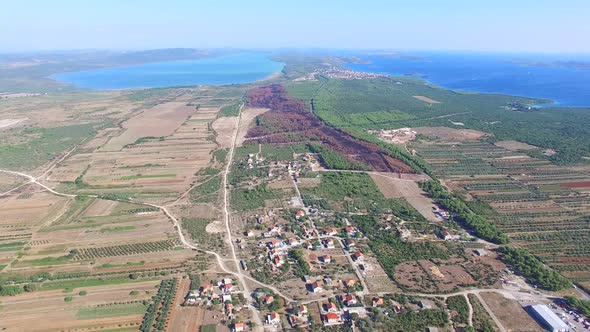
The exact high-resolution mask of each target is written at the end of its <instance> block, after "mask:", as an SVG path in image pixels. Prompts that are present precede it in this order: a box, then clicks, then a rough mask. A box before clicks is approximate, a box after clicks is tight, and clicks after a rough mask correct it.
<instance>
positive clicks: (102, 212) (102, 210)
mask: <svg viewBox="0 0 590 332" xmlns="http://www.w3.org/2000/svg"><path fill="white" fill-rule="evenodd" d="M118 204H119V203H118V202H117V201H107V200H104V199H97V200H95V201H94V202H93V203H92V205H90V206H89V207H88V209H86V212H85V213H84V215H85V216H86V217H98V216H108V215H109V214H111V213H112V212H113V210H114V209H115V207H116V206H117V205H118Z"/></svg>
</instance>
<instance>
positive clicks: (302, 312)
mask: <svg viewBox="0 0 590 332" xmlns="http://www.w3.org/2000/svg"><path fill="white" fill-rule="evenodd" d="M288 319H289V323H290V324H291V325H292V326H293V327H295V326H300V325H306V324H307V323H308V321H309V310H308V309H307V306H306V305H298V306H296V307H295V308H294V310H292V311H291V315H289V317H288Z"/></svg>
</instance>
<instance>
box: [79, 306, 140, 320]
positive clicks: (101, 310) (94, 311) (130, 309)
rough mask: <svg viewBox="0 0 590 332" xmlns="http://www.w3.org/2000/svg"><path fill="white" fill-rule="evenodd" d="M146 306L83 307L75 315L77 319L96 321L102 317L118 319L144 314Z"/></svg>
mask: <svg viewBox="0 0 590 332" xmlns="http://www.w3.org/2000/svg"><path fill="white" fill-rule="evenodd" d="M146 310H147V305H144V304H143V303H129V304H107V305H101V306H96V307H83V308H80V309H78V312H77V313H76V318H77V319H97V318H104V317H118V316H129V315H140V314H143V313H145V311H146Z"/></svg>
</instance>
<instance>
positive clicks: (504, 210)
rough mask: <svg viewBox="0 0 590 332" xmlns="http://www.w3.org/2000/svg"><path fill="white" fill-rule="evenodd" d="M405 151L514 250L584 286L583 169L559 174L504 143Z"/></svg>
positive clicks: (589, 231) (589, 274)
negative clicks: (524, 251)
mask: <svg viewBox="0 0 590 332" xmlns="http://www.w3.org/2000/svg"><path fill="white" fill-rule="evenodd" d="M410 146H411V148H413V149H415V150H416V151H417V154H419V155H420V156H421V157H423V158H424V159H425V160H426V162H428V164H429V165H431V166H432V168H433V169H434V172H435V174H436V175H437V177H439V178H440V179H442V180H443V182H444V184H445V186H446V187H448V188H449V189H451V190H453V191H454V192H456V193H459V194H461V195H463V196H464V197H466V200H467V201H468V203H470V204H471V205H472V206H473V207H474V209H475V210H476V211H477V212H478V213H481V214H482V215H485V216H486V217H487V218H488V220H490V221H492V222H493V223H494V224H495V225H497V227H499V228H500V229H501V230H502V231H503V232H505V233H506V234H508V236H509V237H510V238H511V239H512V241H513V242H514V243H515V244H517V245H519V246H522V247H524V248H527V249H529V251H530V252H531V253H533V254H535V255H537V256H538V257H540V258H541V259H542V260H543V261H544V262H545V263H547V264H549V265H550V266H551V267H553V268H554V269H556V270H557V271H559V272H560V273H561V274H563V275H564V276H566V277H568V278H569V279H571V280H573V281H575V282H578V283H580V284H581V285H586V286H587V285H589V284H588V282H589V281H590V271H589V270H588V262H589V260H588V259H589V258H588V257H589V255H590V252H589V251H588V250H589V248H588V246H587V243H589V240H590V228H589V227H588V218H590V196H589V195H590V192H589V191H588V188H587V187H585V186H586V184H585V183H587V182H588V181H589V180H590V167H589V166H585V165H581V166H557V165H554V164H552V163H551V162H549V161H547V160H545V159H540V158H536V157H534V156H531V155H530V151H531V149H530V147H528V146H526V145H525V146H523V145H518V144H515V143H510V142H509V143H508V144H506V143H500V144H497V143H496V144H492V143H488V142H485V141H463V142H458V141H456V140H446V139H443V138H438V137H437V138H435V139H433V140H427V139H426V140H417V141H415V142H412V143H411V144H410Z"/></svg>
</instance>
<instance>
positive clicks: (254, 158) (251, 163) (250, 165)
mask: <svg viewBox="0 0 590 332" xmlns="http://www.w3.org/2000/svg"><path fill="white" fill-rule="evenodd" d="M263 161H264V158H259V157H258V155H254V154H253V153H250V154H249V155H248V159H247V160H246V162H247V163H248V168H254V164H256V165H258V164H260V163H261V162H263Z"/></svg>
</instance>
